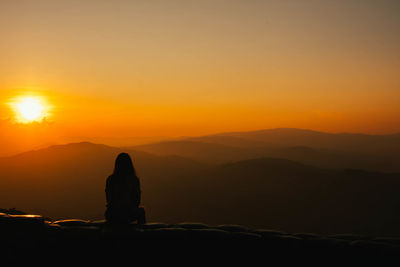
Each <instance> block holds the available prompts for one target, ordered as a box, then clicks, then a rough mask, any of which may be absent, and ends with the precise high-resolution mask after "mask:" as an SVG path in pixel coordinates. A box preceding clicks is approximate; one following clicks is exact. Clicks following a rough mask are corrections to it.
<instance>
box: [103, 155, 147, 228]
mask: <svg viewBox="0 0 400 267" xmlns="http://www.w3.org/2000/svg"><path fill="white" fill-rule="evenodd" d="M106 200H107V209H106V212H105V218H106V220H107V221H108V222H115V223H130V222H132V221H135V220H137V221H138V223H145V214H144V209H143V208H140V207H139V205H140V201H141V191H140V182H139V179H138V177H137V176H136V173H135V169H134V168H133V164H132V160H131V158H130V157H129V155H128V154H126V153H121V154H119V155H118V157H117V159H116V161H115V168H114V172H113V174H112V175H110V176H109V177H108V178H107V181H106Z"/></svg>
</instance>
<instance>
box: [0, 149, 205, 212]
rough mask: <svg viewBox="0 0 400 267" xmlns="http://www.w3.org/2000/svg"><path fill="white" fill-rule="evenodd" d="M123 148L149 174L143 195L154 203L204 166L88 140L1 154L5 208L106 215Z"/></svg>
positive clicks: (0, 192) (139, 169)
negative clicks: (110, 180) (166, 186)
mask: <svg viewBox="0 0 400 267" xmlns="http://www.w3.org/2000/svg"><path fill="white" fill-rule="evenodd" d="M122 151H126V152H128V153H130V154H131V155H132V159H133V161H134V164H135V167H136V168H137V172H138V175H139V176H140V177H142V176H143V177H144V178H143V179H142V187H143V190H144V194H143V198H144V200H147V199H149V201H148V204H149V205H150V206H151V203H152V200H153V199H154V198H157V197H156V196H157V195H158V192H159V191H162V184H163V183H164V182H166V181H169V180H170V179H171V178H174V179H176V177H178V176H180V175H183V174H186V173H188V172H190V173H192V172H193V171H196V170H200V169H203V168H205V165H203V164H200V163H197V162H195V161H193V160H189V159H185V158H182V157H179V156H163V157H160V156H154V155H151V154H148V153H145V152H140V151H133V150H126V149H124V150H122V149H120V148H114V147H109V146H105V145H98V144H92V143H87V142H83V143H73V144H67V145H57V146H52V147H49V148H46V149H41V150H37V151H31V152H26V153H23V154H19V155H16V156H13V157H7V158H0V171H1V177H2V179H1V180H0V203H1V205H0V206H2V207H17V208H23V209H25V210H27V211H29V212H35V213H41V214H44V215H46V216H51V217H55V218H60V217H61V218H62V217H65V216H67V217H80V218H101V217H102V216H103V213H104V208H105V195H104V186H105V179H106V178H107V176H108V175H109V174H111V172H112V170H113V164H114V161H115V158H116V156H117V155H118V153H120V152H122ZM149 185H151V189H150V190H148V189H147V188H148V186H149ZM147 192H149V193H151V194H148V193H147ZM148 197H151V198H148ZM149 214H150V215H151V212H149Z"/></svg>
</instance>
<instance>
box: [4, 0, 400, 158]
mask: <svg viewBox="0 0 400 267" xmlns="http://www.w3.org/2000/svg"><path fill="white" fill-rule="evenodd" d="M399 14H400V1H397V0H376V1H372V0H337V1H330V0H304V1H298V0H275V1H272V0H271V1H269V0H265V1H262V0H241V1H239V0H230V1H228V0H226V1H221V0H211V1H208V0H201V1H191V0H181V1H177V0H169V1H165V0H160V1H153V0H146V1H145V0H136V1H135V0H131V1H127V0H126V1H123V0H113V1H106V0H104V1H101V0H96V1H94V0H93V1H90V0H87V1H77V0H68V1H62V0H60V1H54V0H48V1H47V0H31V1H29V0H21V1H15V0H2V1H0V33H1V39H0V40H1V41H0V147H1V149H0V156H2V155H9V154H12V153H17V152H21V151H23V150H26V149H32V148H35V147H40V146H43V145H48V144H53V143H60V142H70V141H83V140H98V141H104V140H114V141H115V140H119V141H118V142H120V144H129V140H131V139H129V138H135V137H140V138H145V139H146V138H150V139H151V138H155V139H157V138H159V137H160V138H163V137H177V136H186V135H204V134H212V133H217V132H225V131H247V130H256V129H265V128H276V127H292V128H307V129H314V130H320V131H327V132H362V133H372V134H387V133H397V132H400V105H399V104H400V49H399V47H400V16H399ZM26 97H33V98H35V97H36V98H37V99H39V100H40V101H42V102H41V103H42V105H43V106H44V108H45V113H42V115H43V116H42V118H40V120H38V121H33V122H30V123H27V122H22V121H21V120H19V119H18V116H19V115H18V110H16V109H15V107H16V105H17V104H18V103H20V101H21V99H24V98H26ZM39 100H38V101H39ZM18 101H19V102H18ZM41 112H44V111H41ZM93 138H100V139H93ZM101 138H103V139H101ZM150 139H149V140H150ZM146 140H147V139H146ZM118 142H117V141H115V142H114V143H115V144H117V143H118ZM110 143H112V142H111V141H110Z"/></svg>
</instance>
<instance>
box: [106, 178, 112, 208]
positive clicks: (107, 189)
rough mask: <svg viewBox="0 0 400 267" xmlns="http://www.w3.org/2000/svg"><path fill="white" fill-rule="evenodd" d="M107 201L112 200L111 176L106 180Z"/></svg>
mask: <svg viewBox="0 0 400 267" xmlns="http://www.w3.org/2000/svg"><path fill="white" fill-rule="evenodd" d="M105 191H106V201H107V204H108V202H109V201H110V199H111V197H110V177H108V178H107V180H106V190H105Z"/></svg>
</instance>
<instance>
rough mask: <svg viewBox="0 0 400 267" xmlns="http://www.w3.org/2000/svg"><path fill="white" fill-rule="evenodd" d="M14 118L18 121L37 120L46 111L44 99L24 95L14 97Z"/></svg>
mask: <svg viewBox="0 0 400 267" xmlns="http://www.w3.org/2000/svg"><path fill="white" fill-rule="evenodd" d="M12 106H13V108H14V111H15V113H16V120H17V121H18V122H20V123H30V122H35V121H37V122H39V121H41V120H43V119H44V118H45V117H46V115H47V111H48V107H47V105H46V104H45V102H44V100H43V99H41V98H40V97H37V96H25V97H20V98H18V99H16V100H15V101H14V103H13V105H12Z"/></svg>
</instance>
